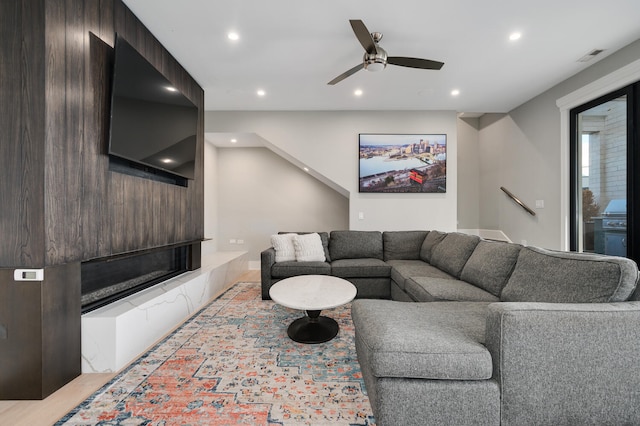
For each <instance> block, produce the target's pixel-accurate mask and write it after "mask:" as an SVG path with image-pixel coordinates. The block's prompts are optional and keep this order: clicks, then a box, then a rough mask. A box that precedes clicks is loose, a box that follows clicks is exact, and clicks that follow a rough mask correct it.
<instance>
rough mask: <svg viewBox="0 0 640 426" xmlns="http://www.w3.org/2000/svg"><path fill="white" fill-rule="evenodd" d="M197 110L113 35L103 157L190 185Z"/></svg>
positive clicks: (119, 37)
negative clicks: (109, 94)
mask: <svg viewBox="0 0 640 426" xmlns="http://www.w3.org/2000/svg"><path fill="white" fill-rule="evenodd" d="M197 126H198V108H197V106H196V105H194V104H193V102H191V101H190V100H189V99H188V98H187V97H186V96H185V95H184V94H182V93H181V92H180V91H179V90H177V89H176V88H175V87H174V86H173V85H172V84H171V82H170V81H169V80H167V79H166V78H165V77H164V76H163V75H162V73H160V71H158V70H157V69H156V68H155V67H154V66H153V65H151V64H150V63H149V62H148V61H147V60H146V59H145V58H144V57H143V56H142V55H141V54H140V53H138V52H137V51H136V50H135V49H134V48H133V47H132V46H131V45H130V44H129V43H128V42H127V41H126V40H125V39H123V38H122V37H121V36H118V35H116V43H115V59H114V64H113V75H112V91H111V121H110V126H109V127H110V131H109V148H108V154H109V155H110V156H112V157H117V158H119V159H124V160H128V161H129V162H133V163H135V164H139V165H144V166H145V167H151V168H152V169H157V170H160V171H163V172H168V173H169V174H173V175H177V176H179V177H182V178H186V179H193V178H194V172H195V157H196V132H197Z"/></svg>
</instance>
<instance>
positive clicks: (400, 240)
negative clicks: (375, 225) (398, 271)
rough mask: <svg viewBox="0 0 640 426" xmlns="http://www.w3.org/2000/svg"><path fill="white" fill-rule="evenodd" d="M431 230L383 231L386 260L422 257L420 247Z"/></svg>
mask: <svg viewBox="0 0 640 426" xmlns="http://www.w3.org/2000/svg"><path fill="white" fill-rule="evenodd" d="M428 233H429V231H385V232H383V233H382V242H383V249H384V253H383V255H384V260H417V259H420V248H421V247H422V243H424V239H425V237H426V236H427V234H428Z"/></svg>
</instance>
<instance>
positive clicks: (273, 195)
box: [205, 144, 349, 269]
mask: <svg viewBox="0 0 640 426" xmlns="http://www.w3.org/2000/svg"><path fill="white" fill-rule="evenodd" d="M208 145H210V146H211V144H208ZM211 147H212V146H211ZM212 148H213V147H212ZM215 151H216V163H215V164H214V165H213V168H215V170H216V174H215V177H212V179H213V181H209V180H207V181H206V184H205V187H207V186H215V187H217V199H216V205H215V210H216V216H217V220H216V224H215V225H216V232H215V235H216V240H217V248H218V250H221V251H235V250H243V251H244V250H246V251H247V252H248V257H247V258H248V260H249V262H250V265H249V266H250V267H251V268H252V269H258V267H259V266H258V265H259V263H258V262H259V260H260V252H261V251H262V250H264V249H266V248H267V247H269V246H271V242H270V236H271V235H273V234H275V233H277V232H279V231H294V232H298V231H331V230H334V229H347V227H348V216H349V214H348V212H349V202H348V199H347V198H346V197H344V196H343V195H341V194H339V193H338V192H336V191H335V190H333V189H332V188H330V187H328V186H327V185H325V184H324V183H322V182H320V181H318V180H317V179H316V178H314V177H312V176H311V175H309V174H308V173H305V172H304V171H303V170H301V169H300V168H299V167H296V166H294V165H293V164H291V163H290V162H288V161H287V160H285V159H283V158H282V157H280V156H278V155H276V154H274V153H273V152H271V151H269V150H268V149H267V148H215ZM208 167H209V165H207V168H208ZM205 212H207V210H205ZM207 215H208V214H207V213H205V216H207ZM231 240H235V241H236V242H235V243H231V242H230V241H231ZM239 240H242V243H239Z"/></svg>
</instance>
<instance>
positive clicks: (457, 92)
mask: <svg viewBox="0 0 640 426" xmlns="http://www.w3.org/2000/svg"><path fill="white" fill-rule="evenodd" d="M459 94H460V91H459V90H458V89H453V90H452V91H451V96H458V95H459Z"/></svg>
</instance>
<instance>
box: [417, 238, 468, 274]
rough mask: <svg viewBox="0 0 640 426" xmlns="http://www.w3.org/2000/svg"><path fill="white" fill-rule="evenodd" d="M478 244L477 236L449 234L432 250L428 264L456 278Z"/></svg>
mask: <svg viewBox="0 0 640 426" xmlns="http://www.w3.org/2000/svg"><path fill="white" fill-rule="evenodd" d="M479 242H480V237H478V236H477V235H468V234H462V233H460V232H450V233H448V234H447V235H446V236H445V237H444V239H443V240H442V241H441V242H440V244H438V245H437V246H435V247H434V248H433V251H432V253H431V260H430V261H429V263H431V264H432V265H433V266H435V267H437V268H439V269H442V270H443V271H445V272H447V273H449V274H451V275H453V276H454V277H456V278H457V277H459V276H460V273H461V272H462V268H464V265H465V263H467V259H469V257H470V256H471V254H472V253H473V250H474V249H475V248H476V246H477V245H478V243H479Z"/></svg>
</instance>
